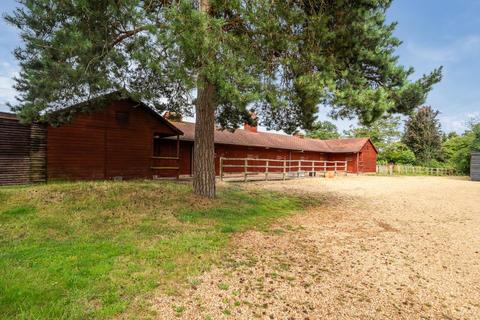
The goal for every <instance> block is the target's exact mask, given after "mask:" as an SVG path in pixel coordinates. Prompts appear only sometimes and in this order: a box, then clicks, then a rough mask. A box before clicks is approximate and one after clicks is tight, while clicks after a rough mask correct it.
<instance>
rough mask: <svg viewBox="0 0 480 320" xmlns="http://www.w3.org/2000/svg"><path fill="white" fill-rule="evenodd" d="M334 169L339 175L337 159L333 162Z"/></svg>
mask: <svg viewBox="0 0 480 320" xmlns="http://www.w3.org/2000/svg"><path fill="white" fill-rule="evenodd" d="M333 171H334V174H335V175H337V161H334V162H333Z"/></svg>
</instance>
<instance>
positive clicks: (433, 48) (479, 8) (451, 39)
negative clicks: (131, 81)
mask: <svg viewBox="0 0 480 320" xmlns="http://www.w3.org/2000/svg"><path fill="white" fill-rule="evenodd" d="M14 7H15V1H13V0H2V1H1V2H0V12H2V14H4V13H5V12H10V11H11V10H12V9H13V8H14ZM479 12H480V1H479V0H457V1H450V0H420V1H418V0H394V2H393V5H392V7H391V8H390V10H389V12H388V19H389V21H397V22H398V26H397V29H396V32H395V35H396V36H397V37H398V38H400V39H401V40H402V41H403V44H402V46H401V47H400V48H399V49H398V51H397V54H398V55H399V56H400V63H401V64H403V65H406V66H413V67H414V68H415V71H416V72H415V75H414V76H413V77H412V79H416V78H418V77H419V76H421V75H422V74H423V73H428V72H430V71H431V70H432V69H434V68H436V67H438V66H441V65H442V66H443V67H444V78H443V80H442V82H441V83H440V84H438V85H436V86H435V87H434V89H433V91H432V92H431V93H430V95H429V97H428V100H427V103H426V104H428V105H431V106H433V107H434V108H435V109H437V110H440V112H441V114H440V120H441V123H442V127H443V129H444V131H446V132H449V131H458V132H461V131H463V130H464V129H465V123H466V121H468V119H470V118H472V117H476V118H478V117H480V15H479V14H478V13H479ZM18 45H20V39H19V37H18V34H17V32H16V30H15V29H14V28H13V27H11V26H9V25H7V24H6V23H5V22H4V21H3V20H2V21H1V22H0V111H7V107H6V106H5V103H6V102H8V101H10V102H14V96H15V91H14V90H13V89H12V84H13V81H12V80H11V78H12V76H14V75H15V74H16V72H18V67H17V64H16V62H15V59H14V58H13V55H12V51H13V49H14V48H15V47H16V46H18ZM327 111H328V110H322V111H321V112H320V118H321V119H326V113H327ZM352 123H355V121H353V122H352V121H337V122H336V124H337V125H338V127H339V128H340V129H341V130H343V129H346V128H347V127H348V126H349V125H350V124H352Z"/></svg>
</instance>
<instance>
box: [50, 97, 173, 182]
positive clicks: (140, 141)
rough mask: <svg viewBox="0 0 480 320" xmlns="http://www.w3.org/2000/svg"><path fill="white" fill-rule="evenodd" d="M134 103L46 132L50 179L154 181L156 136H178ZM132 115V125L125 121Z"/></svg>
mask: <svg viewBox="0 0 480 320" xmlns="http://www.w3.org/2000/svg"><path fill="white" fill-rule="evenodd" d="M137 105H138V104H137V103H135V102H134V101H131V100H120V101H116V102H113V103H112V104H111V105H110V106H108V107H106V108H104V109H103V111H99V112H95V113H91V114H78V115H77V116H75V118H74V120H73V121H72V122H71V123H69V124H65V125H62V126H60V127H49V128H48V143H47V176H48V179H110V178H113V177H117V176H120V177H123V178H126V179H129V178H143V177H148V178H151V177H152V175H153V172H152V170H151V169H150V167H151V166H152V159H151V156H152V152H153V136H154V134H155V133H160V134H170V135H171V134H175V133H174V132H173V130H172V129H171V128H169V127H168V126H166V125H165V124H164V123H162V122H161V121H159V120H158V119H157V118H156V117H154V116H153V115H152V114H151V113H150V112H148V111H147V110H145V108H143V107H135V106H137ZM125 114H127V115H128V121H125V119H124V118H123V120H122V116H124V115H125Z"/></svg>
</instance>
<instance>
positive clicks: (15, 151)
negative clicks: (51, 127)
mask: <svg viewBox="0 0 480 320" xmlns="http://www.w3.org/2000/svg"><path fill="white" fill-rule="evenodd" d="M45 151H46V127H45V126H44V125H41V124H32V125H24V124H22V123H20V121H18V119H17V117H16V116H15V115H14V114H11V113H4V112H0V185H9V184H26V183H32V182H44V181H45V180H46V174H45V173H46V172H45V169H46V161H45V153H46V152H45Z"/></svg>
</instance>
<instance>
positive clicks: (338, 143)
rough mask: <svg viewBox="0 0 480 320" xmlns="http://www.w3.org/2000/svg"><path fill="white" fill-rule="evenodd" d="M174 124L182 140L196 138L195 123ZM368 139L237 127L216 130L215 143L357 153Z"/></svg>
mask: <svg viewBox="0 0 480 320" xmlns="http://www.w3.org/2000/svg"><path fill="white" fill-rule="evenodd" d="M172 124H173V125H175V127H177V128H179V129H180V130H182V131H183V136H180V140H184V141H194V140H195V123H191V122H172ZM368 141H370V139H369V138H349V139H334V140H319V139H308V138H300V137H296V136H289V135H284V134H278V133H270V132H251V131H248V130H243V129H237V130H235V131H234V132H231V131H228V130H220V129H217V130H215V143H218V144H229V145H240V146H251V147H263V148H276V149H287V150H300V151H315V152H328V153H356V152H359V151H360V150H361V149H362V148H363V146H364V145H365V144H366V143H367V142H368ZM372 145H373V143H372ZM374 147H375V146H374ZM375 150H376V149H375Z"/></svg>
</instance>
